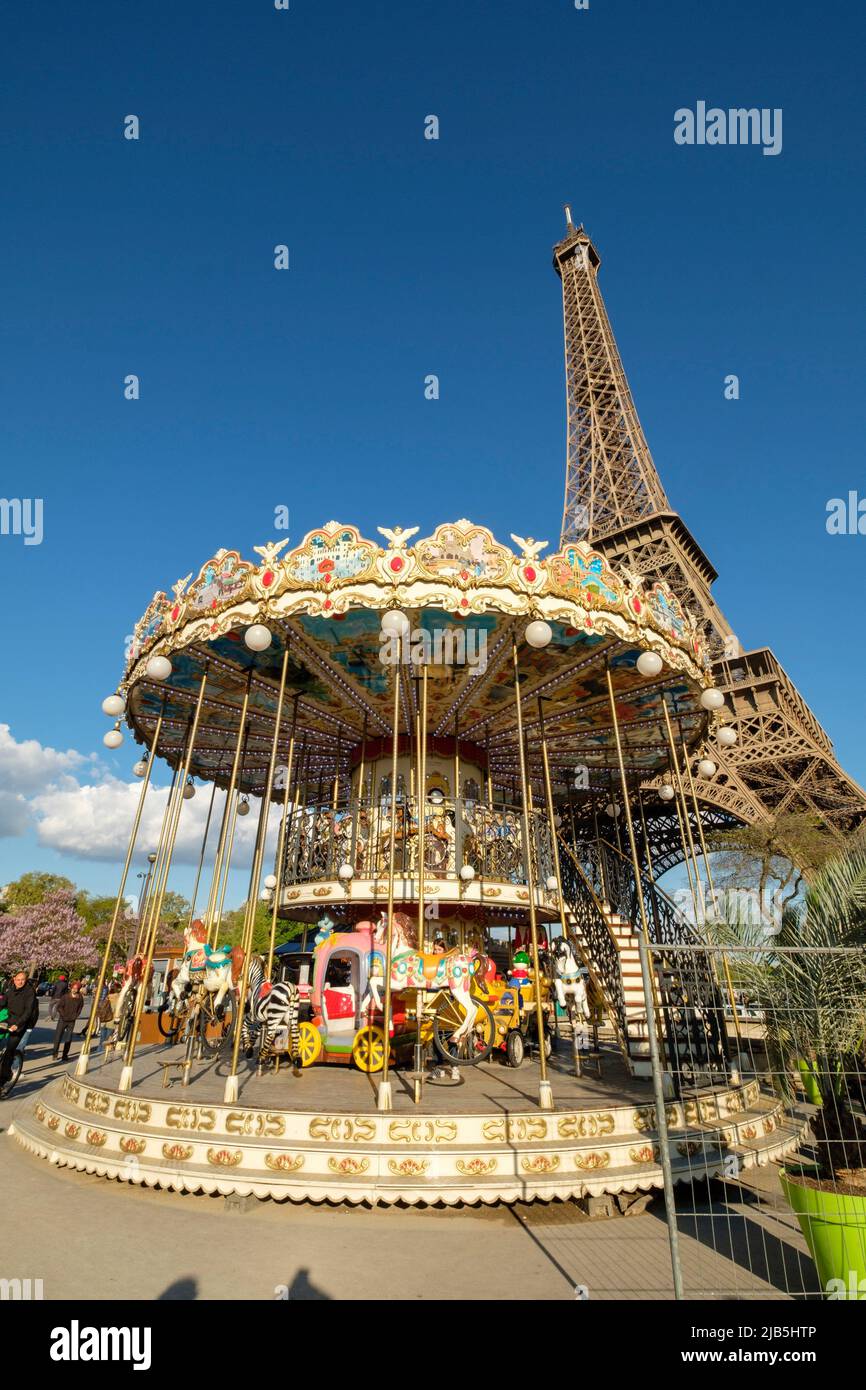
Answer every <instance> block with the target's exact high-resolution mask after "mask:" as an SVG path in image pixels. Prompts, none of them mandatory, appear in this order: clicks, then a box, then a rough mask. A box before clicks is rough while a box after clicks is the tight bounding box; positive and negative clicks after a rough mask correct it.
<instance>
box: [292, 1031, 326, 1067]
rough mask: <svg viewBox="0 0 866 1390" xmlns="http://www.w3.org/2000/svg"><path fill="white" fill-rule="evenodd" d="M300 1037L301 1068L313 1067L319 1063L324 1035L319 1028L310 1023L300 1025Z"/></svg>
mask: <svg viewBox="0 0 866 1390" xmlns="http://www.w3.org/2000/svg"><path fill="white" fill-rule="evenodd" d="M298 1035H299V1050H300V1054H301V1066H302V1067H311V1066H312V1065H313V1063H314V1062H318V1060H319V1057H320V1055H321V1052H322V1035H321V1033H320V1032H319V1030H318V1028H316V1027H315V1025H314V1024H312V1023H309V1022H308V1023H301V1024H299V1025H298Z"/></svg>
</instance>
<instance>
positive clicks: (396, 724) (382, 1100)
mask: <svg viewBox="0 0 866 1390" xmlns="http://www.w3.org/2000/svg"><path fill="white" fill-rule="evenodd" d="M392 720H393V722H392V725H391V837H390V844H389V846H388V921H387V924H386V927H385V999H384V1009H383V1012H382V1029H383V1031H384V1034H385V1061H384V1063H383V1066H382V1080H381V1081H380V1082H379V1091H378V1097H377V1101H376V1104H377V1107H378V1109H379V1110H390V1109H391V1108H392V1104H393V1098H392V1095H391V1079H390V1075H389V1069H388V1064H389V1053H390V1050H391V941H392V936H393V931H394V852H395V849H396V844H397V816H396V807H395V804H394V789H395V787H396V785H397V752H398V744H399V740H400V732H399V729H400V667H399V666H395V667H394V713H393V716H392ZM371 834H372V829H371Z"/></svg>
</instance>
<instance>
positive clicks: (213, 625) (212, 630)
mask: <svg viewBox="0 0 866 1390" xmlns="http://www.w3.org/2000/svg"><path fill="white" fill-rule="evenodd" d="M210 630H211V632H216V630H217V625H216V623H211V625H210Z"/></svg>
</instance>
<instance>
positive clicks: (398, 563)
mask: <svg viewBox="0 0 866 1390" xmlns="http://www.w3.org/2000/svg"><path fill="white" fill-rule="evenodd" d="M391 568H392V570H393V571H394V573H395V574H399V573H400V571H401V569H402V568H403V561H402V560H401V559H400V556H399V555H395V556H394V558H393V560H392V561H391Z"/></svg>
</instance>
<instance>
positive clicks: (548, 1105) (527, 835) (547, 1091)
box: [511, 637, 553, 1110]
mask: <svg viewBox="0 0 866 1390" xmlns="http://www.w3.org/2000/svg"><path fill="white" fill-rule="evenodd" d="M511 659H512V666H513V669H514V702H515V706H516V709H517V747H518V751H519V756H520V792H521V799H522V801H523V853H524V855H525V857H526V886H527V888H528V889H529V934H530V937H531V939H532V969H533V971H534V972H535V990H534V993H535V1027H536V1032H537V1035H538V1069H539V1073H540V1079H539V1083H538V1105H539V1109H541V1110H552V1109H553V1090H552V1088H551V1085H550V1082H549V1081H548V1079H547V1058H546V1057H545V1055H544V1014H543V1012H542V1009H541V965H540V963H539V959H538V923H537V921H536V916H535V874H534V873H533V869H532V839H531V829H530V819H529V816H530V812H529V787H528V785H527V780H526V753H525V751H524V747H523V711H522V709H521V707H520V663H519V661H518V657H517V642H516V640H515V639H514V637H512V639H511Z"/></svg>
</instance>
